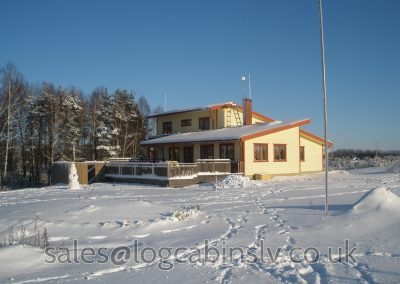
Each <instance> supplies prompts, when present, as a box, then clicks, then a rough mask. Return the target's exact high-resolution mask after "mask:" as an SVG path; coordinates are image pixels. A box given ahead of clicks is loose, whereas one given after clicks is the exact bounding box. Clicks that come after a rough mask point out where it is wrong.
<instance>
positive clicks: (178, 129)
mask: <svg viewBox="0 0 400 284" xmlns="http://www.w3.org/2000/svg"><path fill="white" fill-rule="evenodd" d="M218 115H219V114H218ZM201 117H210V128H211V129H215V124H216V121H215V117H216V114H215V111H209V110H206V111H196V112H186V113H178V114H172V115H168V116H160V117H158V118H157V134H158V135H160V134H163V122H168V121H171V122H172V133H173V134H176V133H186V132H195V131H199V118H201ZM183 119H191V120H192V125H191V126H181V120H183Z"/></svg>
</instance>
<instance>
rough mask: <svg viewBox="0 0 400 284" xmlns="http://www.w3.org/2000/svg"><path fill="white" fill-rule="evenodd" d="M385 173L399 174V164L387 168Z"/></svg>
mask: <svg viewBox="0 0 400 284" xmlns="http://www.w3.org/2000/svg"><path fill="white" fill-rule="evenodd" d="M385 173H400V163H397V164H394V165H392V166H390V167H388V168H387V169H386V171H385Z"/></svg>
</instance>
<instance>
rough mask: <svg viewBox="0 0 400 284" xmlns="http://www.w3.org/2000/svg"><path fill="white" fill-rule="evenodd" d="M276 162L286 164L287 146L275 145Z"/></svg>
mask: <svg viewBox="0 0 400 284" xmlns="http://www.w3.org/2000/svg"><path fill="white" fill-rule="evenodd" d="M274 162H286V144H274Z"/></svg>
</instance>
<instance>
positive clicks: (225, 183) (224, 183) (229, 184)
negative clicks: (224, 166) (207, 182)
mask: <svg viewBox="0 0 400 284" xmlns="http://www.w3.org/2000/svg"><path fill="white" fill-rule="evenodd" d="M258 185H259V183H258V182H256V181H254V180H250V179H249V178H248V177H243V176H239V175H230V176H227V177H226V178H224V179H223V180H221V181H219V182H216V183H215V184H214V186H213V189H217V190H218V189H226V188H238V187H255V186H258Z"/></svg>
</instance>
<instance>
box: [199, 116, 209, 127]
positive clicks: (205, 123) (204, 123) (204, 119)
mask: <svg viewBox="0 0 400 284" xmlns="http://www.w3.org/2000/svg"><path fill="white" fill-rule="evenodd" d="M209 129H210V118H209V117H201V118H199V130H209Z"/></svg>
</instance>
